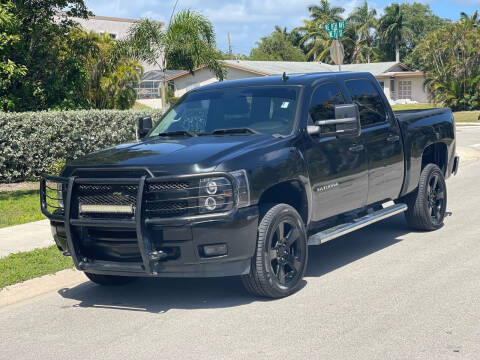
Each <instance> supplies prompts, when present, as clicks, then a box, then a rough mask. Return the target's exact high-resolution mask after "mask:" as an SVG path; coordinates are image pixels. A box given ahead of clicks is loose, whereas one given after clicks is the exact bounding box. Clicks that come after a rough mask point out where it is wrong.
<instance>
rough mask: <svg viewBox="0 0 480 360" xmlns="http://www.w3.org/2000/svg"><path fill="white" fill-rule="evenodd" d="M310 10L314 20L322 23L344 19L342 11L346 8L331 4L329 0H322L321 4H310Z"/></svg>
mask: <svg viewBox="0 0 480 360" xmlns="http://www.w3.org/2000/svg"><path fill="white" fill-rule="evenodd" d="M308 11H310V17H311V18H312V20H313V21H316V22H318V23H320V24H321V23H328V22H332V21H339V20H342V13H343V12H344V11H345V9H344V8H341V7H338V6H331V5H330V3H329V2H328V0H320V6H318V5H310V6H309V7H308Z"/></svg>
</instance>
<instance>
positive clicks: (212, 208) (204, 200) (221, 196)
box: [199, 170, 250, 214]
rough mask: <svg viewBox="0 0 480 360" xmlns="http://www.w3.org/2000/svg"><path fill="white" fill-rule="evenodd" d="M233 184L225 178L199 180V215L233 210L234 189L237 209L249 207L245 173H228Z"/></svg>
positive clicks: (248, 189)
mask: <svg viewBox="0 0 480 360" xmlns="http://www.w3.org/2000/svg"><path fill="white" fill-rule="evenodd" d="M230 175H232V177H233V179H234V183H233V184H232V182H231V181H230V180H229V179H227V178H226V177H215V178H205V179H201V180H200V189H199V209H200V213H201V214H205V213H211V212H224V211H229V210H231V209H232V208H233V204H234V199H233V194H234V191H233V190H234V189H235V194H236V196H237V198H236V202H237V206H238V207H239V208H241V207H246V206H250V188H249V184H248V177H247V172H246V171H245V170H238V171H234V172H232V173H230Z"/></svg>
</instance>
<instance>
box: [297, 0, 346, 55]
mask: <svg viewBox="0 0 480 360" xmlns="http://www.w3.org/2000/svg"><path fill="white" fill-rule="evenodd" d="M308 11H309V12H310V19H311V20H304V21H303V26H301V27H299V28H297V29H296V31H298V32H299V33H300V34H302V37H301V39H300V41H299V44H300V46H301V48H302V50H303V51H304V53H305V55H306V56H307V58H308V59H309V60H313V61H327V60H328V59H329V56H330V45H331V43H332V39H330V38H329V37H328V34H327V32H326V31H325V30H324V29H323V24H326V23H330V22H333V21H338V20H341V19H342V16H341V14H342V13H343V12H344V11H345V9H343V8H341V7H335V6H331V5H330V3H329V2H328V0H321V1H320V5H310V6H309V7H308Z"/></svg>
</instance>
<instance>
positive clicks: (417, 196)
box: [398, 164, 447, 231]
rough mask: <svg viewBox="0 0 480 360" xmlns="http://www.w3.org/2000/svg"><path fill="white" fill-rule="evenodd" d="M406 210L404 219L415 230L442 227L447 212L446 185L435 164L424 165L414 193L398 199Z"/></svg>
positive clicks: (440, 171)
mask: <svg viewBox="0 0 480 360" xmlns="http://www.w3.org/2000/svg"><path fill="white" fill-rule="evenodd" d="M398 202H405V203H406V204H407V205H408V210H407V211H405V219H406V220H407V223H408V225H410V227H412V228H413V229H415V230H423V231H432V230H437V229H439V228H441V227H442V226H443V220H444V218H445V213H446V210H447V185H446V183H445V178H444V176H443V171H442V170H440V168H439V167H438V166H437V165H435V164H428V165H426V166H425V167H424V168H423V170H422V172H421V174H420V180H419V183H418V188H417V190H416V191H414V192H412V193H410V194H408V195H407V196H405V197H403V198H402V199H399V201H398Z"/></svg>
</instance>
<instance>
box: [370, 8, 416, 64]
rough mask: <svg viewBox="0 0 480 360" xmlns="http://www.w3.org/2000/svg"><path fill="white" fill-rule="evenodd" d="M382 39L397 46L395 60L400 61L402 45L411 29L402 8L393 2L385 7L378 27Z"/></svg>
mask: <svg viewBox="0 0 480 360" xmlns="http://www.w3.org/2000/svg"><path fill="white" fill-rule="evenodd" d="M378 30H379V32H380V36H381V38H382V41H383V42H384V43H386V44H393V45H394V47H395V61H397V62H399V61H400V45H401V44H402V43H403V42H404V41H405V40H406V38H407V36H409V35H410V32H411V30H410V29H409V28H408V27H407V26H406V25H405V21H404V14H403V11H402V8H401V7H400V5H398V4H392V5H390V6H387V7H386V8H385V14H384V15H383V16H382V17H381V18H380V24H379V28H378Z"/></svg>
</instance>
